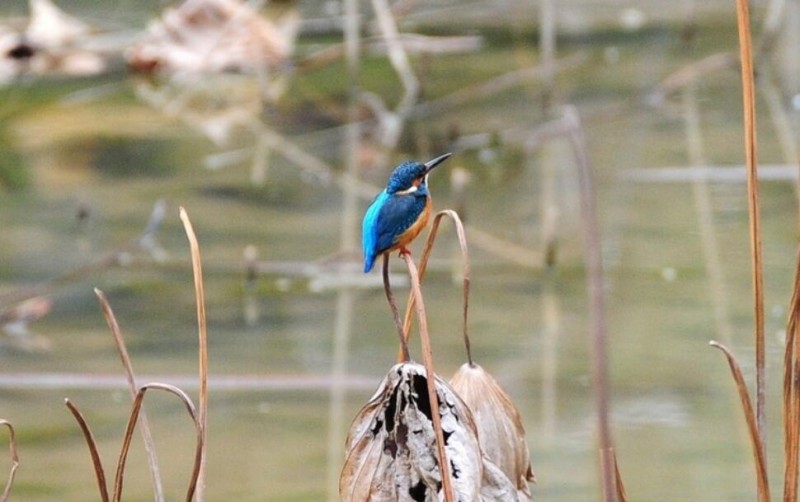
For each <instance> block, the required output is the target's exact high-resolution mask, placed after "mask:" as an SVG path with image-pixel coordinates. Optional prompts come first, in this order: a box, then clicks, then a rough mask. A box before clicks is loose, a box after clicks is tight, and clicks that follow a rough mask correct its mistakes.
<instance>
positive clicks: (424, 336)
mask: <svg viewBox="0 0 800 502" xmlns="http://www.w3.org/2000/svg"><path fill="white" fill-rule="evenodd" d="M400 256H402V257H403V259H404V260H405V262H406V265H408V275H409V276H410V277H411V292H412V293H413V294H414V297H415V298H416V302H415V303H416V306H417V322H418V323H419V338H420V343H421V344H422V361H423V364H424V365H425V372H426V374H427V378H426V379H425V380H426V381H427V384H428V399H429V401H430V407H431V421H432V422H433V431H434V433H435V434H436V450H437V452H438V454H439V471H440V474H441V476H442V491H443V492H444V500H445V502H454V501H455V498H454V496H453V482H452V480H451V479H450V462H449V461H448V460H447V452H446V451H445V445H444V433H443V432H442V420H441V417H440V416H439V413H440V412H439V395H438V394H437V393H436V373H435V372H434V370H433V349H432V348H431V339H430V336H429V335H428V319H427V317H426V315H425V304H424V303H423V301H422V291H421V289H420V282H419V273H418V272H417V267H416V266H415V265H414V260H412V259H411V255H409V254H408V253H403V254H401V255H400Z"/></svg>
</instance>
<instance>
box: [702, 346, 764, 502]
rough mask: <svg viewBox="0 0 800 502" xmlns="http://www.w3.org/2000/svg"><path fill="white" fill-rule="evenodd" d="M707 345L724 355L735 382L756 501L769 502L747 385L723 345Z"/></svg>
mask: <svg viewBox="0 0 800 502" xmlns="http://www.w3.org/2000/svg"><path fill="white" fill-rule="evenodd" d="M709 345H711V346H712V347H715V348H717V349H719V350H721V351H722V353H723V354H725V358H726V359H727V360H728V366H730V369H731V374H732V375H733V379H734V381H735V382H736V389H737V391H738V393H739V399H740V400H741V403H742V410H743V411H744V418H745V422H747V432H748V433H749V435H750V443H751V444H752V446H753V458H754V460H755V464H756V480H757V482H758V500H759V502H769V500H770V495H769V480H768V478H767V459H766V457H765V456H764V453H763V449H762V448H761V445H763V442H762V441H761V439H760V438H759V434H760V433H759V431H758V423H757V420H756V417H755V414H754V413H753V405H752V404H751V402H750V393H749V392H748V391H747V384H746V383H745V382H744V377H743V376H742V370H741V368H739V363H737V362H736V358H735V357H733V354H732V353H731V351H730V350H728V349H727V348H726V347H725V346H724V345H722V344H719V343H717V342H715V341H713V340H712V341H711V342H709Z"/></svg>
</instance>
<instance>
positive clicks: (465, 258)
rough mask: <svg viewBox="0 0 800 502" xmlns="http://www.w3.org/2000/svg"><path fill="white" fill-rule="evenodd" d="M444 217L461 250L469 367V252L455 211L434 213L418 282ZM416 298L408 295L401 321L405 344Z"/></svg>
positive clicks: (462, 225)
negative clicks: (453, 232) (403, 316)
mask: <svg viewBox="0 0 800 502" xmlns="http://www.w3.org/2000/svg"><path fill="white" fill-rule="evenodd" d="M445 216H448V217H450V219H451V220H453V224H454V225H455V227H456V235H457V237H458V245H459V248H460V249H461V258H462V269H461V276H462V278H463V279H462V280H463V291H464V308H463V310H462V333H463V337H464V348H465V350H466V351H467V362H469V365H470V366H472V365H473V362H472V348H471V344H470V341H469V323H468V314H469V291H470V276H471V274H470V267H469V252H468V248H467V236H466V232H465V230H464V224H463V223H462V221H461V217H460V216H459V215H458V213H457V212H456V211H453V210H452V209H443V210H441V211H439V212H438V213H436V215H435V216H434V218H433V224H432V225H431V231H430V232H429V233H428V239H427V240H426V241H425V247H424V248H423V249H422V255H421V257H420V260H419V281H420V283H422V280H423V278H424V277H425V272H426V271H427V269H428V260H429V259H430V256H431V251H432V250H433V243H434V241H435V240H436V236H437V235H438V234H439V226H440V225H441V222H442V218H444V217H445ZM415 302H416V297H415V295H414V292H413V291H412V292H411V293H409V295H408V302H407V304H406V314H405V319H404V321H403V339H404V340H405V343H406V344H408V340H409V339H410V338H411V321H412V320H413V319H414V307H415ZM401 357H402V347H401V352H400V353H399V354H398V362H401V361H402V359H400V358H401Z"/></svg>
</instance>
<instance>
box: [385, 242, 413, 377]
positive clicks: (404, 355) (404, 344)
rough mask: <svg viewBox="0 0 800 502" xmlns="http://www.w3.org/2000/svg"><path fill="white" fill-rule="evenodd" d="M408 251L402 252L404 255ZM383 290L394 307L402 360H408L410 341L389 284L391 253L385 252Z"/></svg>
mask: <svg viewBox="0 0 800 502" xmlns="http://www.w3.org/2000/svg"><path fill="white" fill-rule="evenodd" d="M405 254H406V253H400V255H401V256H404V255H405ZM383 291H384V292H385V293H386V300H387V301H388V302H389V308H390V309H392V319H394V325H395V327H397V336H398V337H399V338H400V356H399V357H400V358H401V359H400V362H406V361H408V360H409V359H410V356H409V354H408V343H407V342H406V337H405V336H403V325H402V324H401V323H400V311H399V310H398V309H397V301H396V300H395V299H394V293H392V286H391V285H390V284H389V253H383Z"/></svg>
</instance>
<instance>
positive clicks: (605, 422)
mask: <svg viewBox="0 0 800 502" xmlns="http://www.w3.org/2000/svg"><path fill="white" fill-rule="evenodd" d="M564 120H565V121H567V123H569V124H570V125H571V127H570V128H569V129H568V131H569V133H568V134H569V140H570V145H571V146H572V150H573V154H574V155H575V165H576V167H577V170H578V180H579V191H580V206H581V219H582V220H583V238H584V260H585V262H586V289H587V293H588V296H589V311H590V317H591V330H592V336H591V348H592V387H593V389H594V397H595V406H596V407H597V429H598V432H597V436H598V442H599V452H600V456H601V461H600V474H601V480H602V488H603V500H604V501H605V502H612V501H614V500H617V490H619V488H616V489H615V486H616V485H618V484H619V483H617V475H616V474H615V472H614V465H615V461H614V460H613V459H612V458H611V457H610V456H609V455H610V452H612V451H613V446H614V443H613V439H612V437H611V426H610V424H609V408H610V404H609V396H608V394H609V389H608V387H609V383H608V353H607V343H608V342H607V340H608V331H607V326H606V307H605V285H604V281H603V257H602V254H601V253H602V252H601V243H600V223H599V221H598V218H597V194H596V193H595V188H594V181H593V179H592V168H591V165H590V163H589V153H588V147H587V144H586V138H585V136H584V132H583V126H582V125H581V120H580V116H579V115H578V111H577V110H576V109H575V108H574V107H567V108H566V109H565V110H564Z"/></svg>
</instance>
